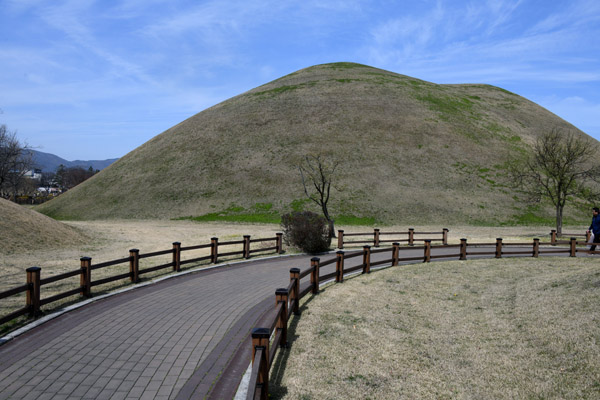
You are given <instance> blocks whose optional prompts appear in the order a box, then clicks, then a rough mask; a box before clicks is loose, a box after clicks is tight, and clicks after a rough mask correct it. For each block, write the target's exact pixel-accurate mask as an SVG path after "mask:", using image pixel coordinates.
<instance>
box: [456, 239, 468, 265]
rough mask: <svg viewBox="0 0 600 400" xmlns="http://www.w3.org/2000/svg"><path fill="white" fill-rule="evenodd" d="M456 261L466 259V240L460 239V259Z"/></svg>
mask: <svg viewBox="0 0 600 400" xmlns="http://www.w3.org/2000/svg"><path fill="white" fill-rule="evenodd" d="M458 259H459V260H466V259H467V239H460V257H459V258H458Z"/></svg>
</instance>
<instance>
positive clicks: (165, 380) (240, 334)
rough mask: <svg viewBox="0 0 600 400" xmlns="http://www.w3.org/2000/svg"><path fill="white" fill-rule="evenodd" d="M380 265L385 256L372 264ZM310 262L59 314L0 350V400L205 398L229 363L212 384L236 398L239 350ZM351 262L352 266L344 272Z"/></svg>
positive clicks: (194, 279) (242, 267)
mask: <svg viewBox="0 0 600 400" xmlns="http://www.w3.org/2000/svg"><path fill="white" fill-rule="evenodd" d="M450 252H454V253H456V249H454V250H450ZM445 253H446V254H448V253H447V252H445ZM422 254H423V252H422V250H414V251H412V250H411V251H409V252H404V251H403V252H402V255H401V257H419V256H422ZM332 256H333V255H332ZM382 257H383V258H389V257H390V255H389V253H385V254H384V255H375V256H374V258H373V259H372V260H373V261H377V259H378V258H382ZM328 258H329V256H328ZM309 260H310V257H308V256H299V257H282V258H274V259H268V260H256V261H252V262H248V263H240V264H236V265H232V266H224V267H220V268H214V269H210V270H204V271H199V272H196V273H192V274H187V275H182V276H178V277H174V278H172V279H168V280H164V281H161V282H159V283H156V284H153V285H148V286H145V287H141V288H139V289H135V290H131V291H128V292H125V293H121V294H118V295H115V296H111V297H108V298H105V299H102V300H99V301H97V302H94V303H91V304H89V305H86V306H84V307H81V308H79V309H76V310H74V311H71V312H68V313H65V314H63V315H61V316H60V317H58V318H55V319H53V320H51V321H50V322H47V323H45V324H43V325H41V326H39V327H37V328H35V329H33V330H31V331H29V332H27V333H25V334H23V335H21V336H18V337H17V338H15V339H14V340H12V341H10V342H8V343H6V344H4V345H2V346H0V399H40V400H42V399H175V398H177V399H188V398H204V397H205V395H207V394H209V393H211V389H213V388H214V387H215V382H217V378H218V377H219V376H220V374H221V373H222V372H223V370H224V369H225V368H226V367H227V368H228V370H231V368H232V367H231V365H232V364H235V365H234V367H235V368H237V369H236V370H235V371H234V376H233V379H232V377H231V376H228V377H227V379H221V380H220V381H218V382H217V384H216V386H217V387H218V388H220V389H223V387H224V386H225V389H226V390H225V391H224V392H226V393H228V394H230V393H235V389H236V388H237V384H238V383H239V379H240V378H241V375H242V374H243V372H244V371H245V369H246V367H247V366H248V362H249V359H248V358H247V353H246V354H245V355H244V356H243V357H242V359H241V360H239V359H238V360H235V357H234V356H235V355H236V354H237V357H238V358H239V357H240V356H239V354H241V353H243V351H240V352H238V351H237V350H238V349H240V350H244V349H245V347H248V349H246V350H248V351H249V350H250V346H248V345H247V344H246V343H247V342H245V341H247V339H248V334H249V332H250V329H251V328H252V327H253V326H254V325H255V323H256V322H257V320H258V318H259V317H260V315H262V314H263V313H264V312H265V311H266V310H271V309H273V307H274V302H275V299H274V293H275V289H276V288H278V287H286V286H287V285H288V283H289V269H290V268H292V267H299V268H301V269H303V270H304V269H306V268H308V266H309V264H310V261H309ZM348 261H350V260H348ZM359 262H362V260H360V257H357V258H354V259H352V261H351V262H347V263H346V268H350V267H352V266H353V265H357V264H358V263H359ZM415 262H418V261H415ZM334 268H335V265H330V266H328V267H326V269H322V271H321V274H322V275H325V274H328V273H329V272H332V271H333V270H334ZM244 346H245V347H244ZM244 357H246V358H244ZM232 358H234V360H233V361H232ZM236 363H237V364H236ZM235 368H234V369H235ZM236 374H237V375H236ZM230 375H231V374H230ZM219 393H223V391H222V390H221V391H220V392H219ZM213 394H214V393H213Z"/></svg>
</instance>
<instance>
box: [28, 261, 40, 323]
mask: <svg viewBox="0 0 600 400" xmlns="http://www.w3.org/2000/svg"><path fill="white" fill-rule="evenodd" d="M25 271H26V272H27V284H28V285H29V290H28V291H27V299H26V301H27V307H28V308H29V315H30V316H31V317H37V316H38V315H40V314H41V312H40V307H41V305H40V304H41V303H40V275H41V271H42V269H41V268H40V267H30V268H27V269H26V270H25Z"/></svg>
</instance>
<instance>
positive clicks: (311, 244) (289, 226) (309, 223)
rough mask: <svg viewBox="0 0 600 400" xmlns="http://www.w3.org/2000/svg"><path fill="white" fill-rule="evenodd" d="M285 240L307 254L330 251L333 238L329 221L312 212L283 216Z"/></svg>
mask: <svg viewBox="0 0 600 400" xmlns="http://www.w3.org/2000/svg"><path fill="white" fill-rule="evenodd" d="M281 228H282V229H283V239H284V241H285V243H286V244H287V245H288V246H294V247H297V248H298V249H300V250H302V251H304V252H306V253H321V252H324V251H327V250H329V245H330V244H331V237H330V236H329V227H328V224H327V220H326V219H325V218H324V217H322V216H320V215H318V214H315V213H314V212H311V211H294V212H291V213H289V214H285V215H282V216H281Z"/></svg>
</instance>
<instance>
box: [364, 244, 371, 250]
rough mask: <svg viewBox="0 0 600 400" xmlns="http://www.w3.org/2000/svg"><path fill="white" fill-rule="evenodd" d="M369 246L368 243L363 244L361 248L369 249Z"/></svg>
mask: <svg viewBox="0 0 600 400" xmlns="http://www.w3.org/2000/svg"><path fill="white" fill-rule="evenodd" d="M370 248H371V246H369V245H368V244H367V245H364V246H363V249H370Z"/></svg>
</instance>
